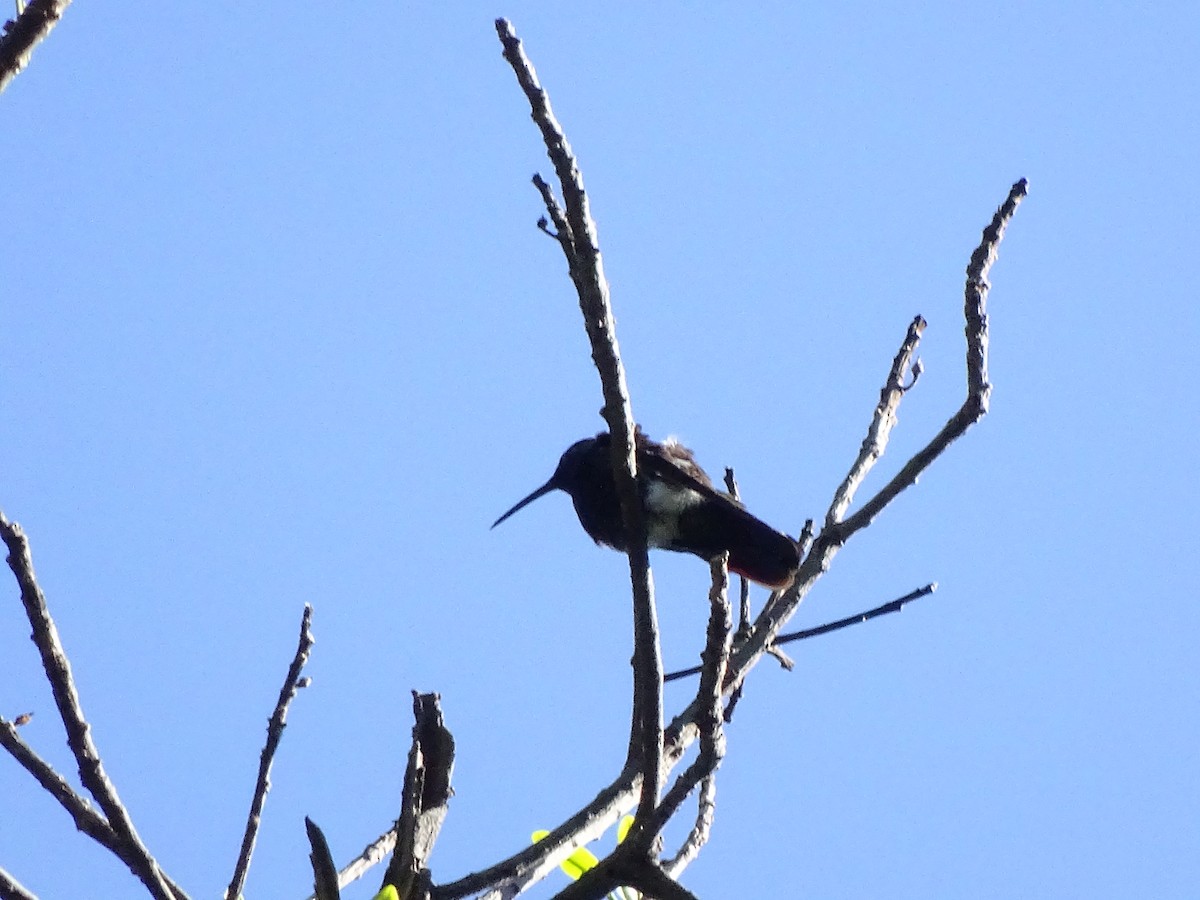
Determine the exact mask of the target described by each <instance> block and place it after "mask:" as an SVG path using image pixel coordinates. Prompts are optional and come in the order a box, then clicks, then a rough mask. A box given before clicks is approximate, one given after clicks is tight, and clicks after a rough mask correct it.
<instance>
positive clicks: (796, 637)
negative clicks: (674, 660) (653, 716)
mask: <svg viewBox="0 0 1200 900" xmlns="http://www.w3.org/2000/svg"><path fill="white" fill-rule="evenodd" d="M936 590H937V582H936V581H931V582H930V583H929V584H927V585H925V586H924V587H919V588H917V589H916V590H914V591H909V592H908V593H907V594H905V595H904V596H903V597H897V598H896V599H895V600H889V601H888V602H887V603H884V604H883V605H881V606H876V607H875V608H874V609H868V610H864V611H863V612H860V613H855V614H854V615H852V616H846V618H844V619H838V620H837V621H835V622H826V623H825V624H824V625H818V626H816V627H815V628H805V629H804V630H803V631H793V632H791V633H789V634H781V635H780V636H779V637H777V638H775V643H774V644H773V645H772V646H774V647H778V646H779V645H780V644H790V643H792V642H793V641H803V640H805V639H806V638H813V637H820V636H821V635H823V634H829V633H830V632H832V631H840V630H841V629H843V628H848V627H850V626H851V625H858V624H859V623H861V622H869V621H871V620H872V619H877V618H879V617H880V616H886V615H887V614H888V613H898V612H900V610H902V609H904V607H905V606H906V605H908V604H909V603H912V602H913V601H914V600H920V599H921V598H922V597H927V596H929V595H930V594H932V593H933V592H934V591H936ZM768 650H769V648H768ZM699 672H700V666H692V667H691V668H690V669H680V670H679V671H678V672H671V673H670V674H668V675H666V676H664V678H663V681H678V680H679V679H681V678H688V677H689V676H692V675H696V674H699Z"/></svg>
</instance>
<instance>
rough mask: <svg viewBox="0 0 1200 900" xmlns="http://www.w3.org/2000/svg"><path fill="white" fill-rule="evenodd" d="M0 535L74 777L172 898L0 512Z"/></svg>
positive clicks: (159, 894) (25, 558)
mask: <svg viewBox="0 0 1200 900" xmlns="http://www.w3.org/2000/svg"><path fill="white" fill-rule="evenodd" d="M0 536H2V537H3V539H4V543H5V544H6V545H7V546H8V566H9V568H10V569H12V572H13V575H15V576H16V579H17V584H18V585H19V586H20V588H21V602H22V603H23V604H24V606H25V614H26V617H27V618H28V619H29V624H30V625H31V626H32V628H33V634H32V638H33V643H34V645H35V646H36V647H37V648H38V652H39V653H40V654H41V657H42V667H43V668H44V669H45V671H46V678H47V679H48V680H49V682H50V690H51V692H52V693H53V694H54V702H55V704H56V705H57V706H58V713H59V716H60V717H61V718H62V722H63V727H64V728H65V729H66V732H67V745H68V746H69V747H70V748H71V752H72V753H73V754H74V755H75V761H76V762H77V763H78V765H79V777H80V780H81V781H82V782H83V786H84V787H85V788H87V790H88V793H90V794H91V795H92V796H93V797H94V798H95V800H96V802H97V803H98V804H99V806H100V809H101V810H102V811H103V812H104V815H105V817H106V818H107V819H108V823H109V825H110V826H111V828H112V829H113V832H114V834H115V835H116V837H117V840H118V841H119V842H120V843H121V845H122V846H123V847H124V848H125V852H124V853H122V854H119V855H120V857H121V859H122V861H124V862H125V864H126V865H128V866H129V868H130V870H131V871H132V872H133V874H134V875H136V876H137V877H138V879H139V880H140V881H141V882H142V883H143V884H144V885H145V886H146V888H147V890H149V891H150V893H151V895H152V896H154V897H155V898H157V900H173V898H181V897H183V896H185V895H184V894H183V892H182V891H180V890H179V889H178V888H177V887H174V886H173V885H170V884H169V882H168V879H167V878H166V876H165V875H164V873H163V872H162V870H161V869H160V868H159V866H158V863H157V862H156V861H155V859H154V857H152V856H151V855H150V851H149V850H147V849H146V846H145V844H143V843H142V840H141V838H139V837H138V834H137V830H136V829H135V828H134V827H133V821H132V819H130V817H129V812H128V811H127V810H126V809H125V806H124V804H123V803H121V798H120V797H119V796H117V789H116V787H115V786H114V785H113V783H112V782H111V781H110V780H109V778H108V775H107V774H106V773H105V771H104V764H103V762H102V761H101V759H100V752H99V751H98V750H97V749H96V745H95V744H94V743H93V742H92V737H91V734H90V731H91V726H90V725H89V724H88V722H87V719H86V718H84V715H83V709H82V707H81V706H80V703H79V694H78V692H77V691H76V689H75V681H74V679H73V678H72V677H71V664H70V662H69V661H68V660H67V654H66V651H65V650H64V649H63V646H62V643H61V642H60V641H59V639H58V629H57V628H55V626H54V620H53V619H51V618H50V612H49V610H48V609H47V607H46V598H45V596H44V595H43V594H42V590H41V588H40V587H38V583H37V578H36V577H35V576H34V573H33V559H32V558H31V556H30V553H29V542H28V541H27V540H26V538H25V532H24V531H23V530H22V528H21V526H20V525H18V524H17V523H16V522H9V520H8V519H7V518H6V517H5V516H4V514H3V513H2V512H0Z"/></svg>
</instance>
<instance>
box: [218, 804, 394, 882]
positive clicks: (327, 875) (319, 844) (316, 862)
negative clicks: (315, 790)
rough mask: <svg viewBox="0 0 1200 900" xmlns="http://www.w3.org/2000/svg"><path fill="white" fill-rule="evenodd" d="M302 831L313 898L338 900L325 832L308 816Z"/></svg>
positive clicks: (335, 870) (333, 868)
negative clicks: (307, 847) (310, 871)
mask: <svg viewBox="0 0 1200 900" xmlns="http://www.w3.org/2000/svg"><path fill="white" fill-rule="evenodd" d="M304 830H305V832H306V833H307V834H308V846H309V851H310V852H309V854H308V858H309V861H310V862H311V863H312V870H313V897H315V898H316V900H340V898H341V890H340V889H339V888H338V875H337V869H336V867H335V866H334V864H333V854H332V853H330V852H329V842H328V841H327V840H325V832H323V831H322V830H321V829H320V828H319V827H318V826H317V823H316V822H314V821H313V820H312V819H310V818H309V817H308V816H305V817H304ZM225 897H226V900H239V898H238V897H237V896H236V895H233V896H231V895H229V894H226V895H225ZM406 900H407V898H406Z"/></svg>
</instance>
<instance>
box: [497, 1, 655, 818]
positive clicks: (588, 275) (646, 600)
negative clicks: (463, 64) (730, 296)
mask: <svg viewBox="0 0 1200 900" xmlns="http://www.w3.org/2000/svg"><path fill="white" fill-rule="evenodd" d="M496 33H497V34H498V35H499V36H500V42H501V44H502V45H503V46H504V58H505V60H507V61H508V64H509V65H510V66H512V69H513V72H514V73H515V74H516V76H517V83H518V84H520V86H521V90H522V91H523V92H524V93H525V98H526V100H527V101H528V102H529V106H530V110H531V115H532V117H533V121H534V122H535V123H536V124H537V126H538V128H539V130H540V131H541V133H542V140H543V141H544V142H545V144H546V152H547V154H548V155H549V157H550V161H551V163H552V164H553V165H554V171H555V173H556V174H557V175H558V180H559V184H560V186H561V188H562V195H563V203H564V205H565V207H566V211H565V214H564V213H563V211H562V210H561V209H559V207H558V204H557V203H556V202H554V199H553V192H552V191H551V190H550V189H549V187H548V186H547V185H546V184H545V182H544V181H543V180H542V179H541V178H540V177H539V178H535V181H534V183H535V185H537V187H538V190H539V192H540V193H541V194H542V198H543V200H544V201H545V202H546V210H547V212H548V213H549V215H550V217H551V219H553V220H554V223H555V226H556V227H557V229H558V235H559V243H560V244H561V245H562V247H563V253H564V254H565V256H566V257H567V267H568V271H569V272H570V275H571V280H572V281H573V282H574V283H575V290H576V292H577V293H578V294H579V308H580V311H581V312H582V313H583V321H584V326H585V328H586V330H587V335H588V340H589V341H590V342H591V346H592V361H593V362H594V363H595V364H596V369H597V371H598V372H599V374H600V384H601V388H602V389H603V392H604V419H605V421H606V422H607V423H608V430H609V433H610V434H611V435H612V440H611V447H612V464H613V476H614V479H615V480H616V484H617V493H618V495H619V496H620V500H621V514H622V517H623V519H624V523H625V529H626V533H627V534H628V535H629V538H630V539H629V547H628V554H629V574H630V579H631V580H632V583H633V631H634V651H633V659H634V665H633V694H634V702H633V721H632V725H631V728H630V759H634V758H635V757H636V758H637V759H638V760H639V762H640V764H641V767H642V775H643V779H642V789H641V790H642V793H641V798H640V800H639V802H638V813H637V815H638V818H642V817H644V816H646V815H648V814H649V813H650V811H651V810H653V809H654V807H655V805H656V804H657V802H658V791H659V786H660V784H661V783H662V769H661V762H660V760H661V758H662V656H661V652H660V645H659V639H658V616H657V613H656V611H655V607H654V584H653V581H652V579H651V576H650V559H649V555H648V553H647V550H646V528H645V523H644V522H643V521H642V507H641V501H640V500H639V497H638V491H637V462H636V456H635V453H634V418H633V407H632V405H631V403H630V400H629V389H628V386H627V384H626V380H625V369H624V366H623V365H622V363H621V355H620V350H619V349H618V346H617V334H616V323H615V321H614V319H613V314H612V306H611V304H610V302H609V292H608V281H607V279H606V278H605V277H604V267H603V264H602V262H601V259H600V245H599V238H598V235H597V233H596V224H595V222H594V221H593V220H592V216H591V211H590V206H589V202H588V198H587V193H586V192H585V191H584V187H583V175H582V174H581V173H580V171H579V166H578V163H577V162H576V159H575V155H574V153H573V152H572V151H571V146H570V144H568V143H567V138H566V135H565V133H564V132H563V129H562V126H560V125H559V123H558V120H557V119H556V118H555V117H554V113H553V111H552V110H551V108H550V98H549V97H548V96H547V94H546V92H545V90H544V89H543V88H542V86H541V84H540V83H539V82H538V78H537V73H536V72H535V71H534V68H533V64H532V63H531V62H530V61H529V59H528V57H526V56H525V51H524V49H523V48H522V46H521V41H520V40H519V39H518V38H517V36H516V33H515V31H514V30H513V27H512V25H511V24H509V22H508V21H506V20H505V19H497V20H496Z"/></svg>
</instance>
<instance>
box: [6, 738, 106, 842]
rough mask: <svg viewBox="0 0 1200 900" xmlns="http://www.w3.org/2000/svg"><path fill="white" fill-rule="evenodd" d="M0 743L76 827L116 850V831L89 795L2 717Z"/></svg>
mask: <svg viewBox="0 0 1200 900" xmlns="http://www.w3.org/2000/svg"><path fill="white" fill-rule="evenodd" d="M0 746H2V747H4V749H5V750H7V751H8V752H9V753H10V754H11V755H12V757H13V759H15V760H16V761H17V762H18V763H20V764H21V766H22V767H23V768H24V769H25V771H26V772H28V773H29V774H30V775H32V776H33V777H34V778H35V779H36V780H37V783H38V784H40V785H41V786H42V787H43V788H44V789H45V790H46V793H48V794H49V795H50V796H51V797H53V798H54V799H55V800H57V801H58V802H59V803H60V804H61V805H62V808H63V809H65V810H66V811H67V812H68V813H69V814H70V816H71V818H72V819H74V820H75V827H76V828H78V829H79V830H80V831H82V832H83V833H84V834H86V835H87V836H88V837H90V838H91V839H92V840H94V841H96V842H97V843H99V844H101V845H103V846H104V847H107V848H108V849H109V850H111V851H112V852H114V853H116V852H117V849H116V848H117V847H119V846H120V841H119V840H118V839H117V835H116V833H115V832H114V831H113V830H112V827H111V826H110V825H109V824H108V820H107V819H105V818H104V816H102V815H101V814H100V813H99V812H97V811H96V810H95V808H94V807H93V806H92V805H91V804H90V803H88V800H87V798H86V797H84V796H82V795H80V794H78V793H76V792H75V790H74V788H72V787H71V786H70V785H69V784H67V780H66V779H65V778H63V776H62V775H60V774H59V773H58V772H56V771H55V770H54V767H53V766H51V765H50V763H48V762H46V761H45V760H44V759H42V758H41V757H40V756H38V754H37V753H36V752H35V751H34V750H33V748H32V747H30V746H29V745H28V744H26V743H25V742H24V741H23V740H21V736H20V734H18V733H17V729H16V728H15V727H14V726H13V724H12V723H11V722H8V721H6V720H4V719H0Z"/></svg>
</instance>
